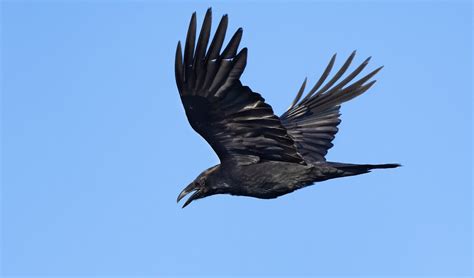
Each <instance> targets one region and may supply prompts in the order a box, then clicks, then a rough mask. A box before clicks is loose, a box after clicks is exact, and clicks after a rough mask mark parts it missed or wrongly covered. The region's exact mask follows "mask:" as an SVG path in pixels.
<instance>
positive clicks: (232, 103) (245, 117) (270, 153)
mask: <svg viewBox="0 0 474 278" xmlns="http://www.w3.org/2000/svg"><path fill="white" fill-rule="evenodd" d="M211 17H212V15H211V9H209V10H208V11H207V13H206V16H205V19H204V22H203V25H202V29H201V33H200V34H199V38H198V40H197V45H196V48H195V47H194V44H195V38H196V14H195V13H194V14H193V16H192V18H191V22H190V24H189V29H188V34H187V37H186V44H185V47H184V61H183V58H182V53H181V44H180V43H178V47H177V50H176V61H175V74H176V83H177V86H178V90H179V94H180V96H181V101H182V103H183V106H184V108H185V111H186V115H187V117H188V120H189V123H190V124H191V126H192V127H193V129H194V130H195V131H196V132H197V133H199V134H200V135H201V136H202V137H203V138H204V139H205V140H206V141H207V142H208V143H209V144H210V145H211V147H212V148H213V149H214V151H215V152H216V153H217V155H218V157H219V159H220V160H221V162H224V161H235V162H237V163H240V164H251V163H256V162H258V161H260V160H277V161H287V162H294V163H302V164H304V160H303V159H302V157H301V156H300V155H299V154H298V153H297V151H296V146H295V143H294V141H293V140H292V139H291V138H290V136H289V135H288V133H287V131H286V129H285V128H284V127H283V126H282V124H281V122H280V119H279V118H278V117H277V116H275V115H274V114H273V110H272V108H271V107H270V106H269V105H268V104H266V103H265V100H264V99H263V98H262V97H261V96H260V95H259V94H257V93H254V92H252V90H251V89H250V88H249V87H247V86H242V84H241V83H240V81H239V78H240V76H241V74H242V73H243V71H244V68H245V65H246V60H247V49H246V48H244V49H242V50H241V51H240V52H239V53H238V54H237V48H238V46H239V43H240V39H241V37H242V29H238V30H237V32H236V33H235V34H234V35H233V37H232V38H231V39H230V41H229V43H228V45H227V47H226V48H225V49H224V51H222V53H220V50H221V47H222V44H223V41H224V37H225V33H226V29H227V16H226V15H225V16H223V17H222V20H221V21H220V23H219V26H218V27H217V31H216V33H215V36H214V38H213V40H212V42H211V44H210V46H209V49H207V51H206V48H207V44H208V41H209V36H210V30H211Z"/></svg>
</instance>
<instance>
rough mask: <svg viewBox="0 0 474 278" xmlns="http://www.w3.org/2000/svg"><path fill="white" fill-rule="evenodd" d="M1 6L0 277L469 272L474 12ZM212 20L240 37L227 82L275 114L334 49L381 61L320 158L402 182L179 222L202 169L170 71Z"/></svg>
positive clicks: (343, 183)
mask: <svg viewBox="0 0 474 278" xmlns="http://www.w3.org/2000/svg"><path fill="white" fill-rule="evenodd" d="M1 5H2V16H1V24H2V30H1V31H2V42H1V51H2V52H1V53H2V57H1V58H2V60H1V66H2V75H1V77H2V87H1V88H2V106H1V107H2V109H1V111H2V153H1V154H2V162H1V163H2V191H1V210H2V214H1V216H2V222H1V224H2V227H1V228H2V229H1V232H2V241H1V251H2V252H1V256H2V258H1V259H2V261H1V262H2V264H1V267H2V269H1V270H2V273H3V274H4V275H5V276H8V275H26V276H35V275H43V276H53V275H59V276H73V275H74V276H82V275H83V276H87V275H92V274H94V275H98V276H106V275H107V276H119V275H120V276H131V277H132V276H133V277H136V276H155V275H204V276H206V275H223V274H227V275H242V276H244V275H255V276H259V275H264V274H266V275H288V276H293V275H336V274H337V275H347V276H352V275H364V276H365V275H376V276H384V275H392V276H401V275H413V276H417V275H438V276H454V275H469V274H470V273H472V268H471V264H472V251H471V249H472V238H471V233H472V85H471V84H472V41H471V37H472V4H471V3H470V1H465V2H457V1H446V2H435V1H424V2H408V1H407V2H379V3H377V2H365V1H364V2H341V1H336V2H332V3H331V2H306V1H304V2H298V3H290V2H279V3H271V2H244V3H240V4H237V3H236V2H221V1H219V2H215V3H213V2H202V3H199V4H194V3H190V2H181V3H179V4H176V3H175V2H151V1H136V2H132V1H121V2H109V1H103V2H102V1H97V2H93V1H81V2H67V3H66V2H61V1H51V2H40V1H35V2H33V1H31V2H29V1H18V2H17V1H3V2H2V3H1ZM209 6H212V7H213V12H214V19H218V18H220V16H221V15H222V14H224V13H228V14H229V19H230V24H229V27H230V30H231V32H233V31H234V30H235V29H236V28H238V27H243V28H244V37H243V41H242V46H246V47H248V48H249V58H248V64H247V69H246V71H245V73H244V75H243V77H242V81H243V83H245V84H247V85H249V86H250V87H251V88H252V89H253V90H254V91H256V92H259V93H261V94H262V95H263V96H264V97H265V98H266V100H267V102H268V103H270V104H271V105H272V106H273V107H274V109H275V111H277V112H278V113H281V112H283V111H284V109H285V108H286V107H287V106H288V105H289V104H290V102H291V101H292V99H293V97H294V94H295V93H296V92H297V90H298V88H299V86H300V84H301V82H302V81H303V79H304V77H305V76H308V78H309V81H310V83H313V82H315V81H316V79H317V78H318V77H319V75H320V74H321V73H322V70H323V69H324V67H325V66H326V64H327V62H328V61H329V59H330V57H331V55H332V54H333V53H336V52H337V53H338V60H337V63H336V64H337V65H341V64H342V62H343V60H344V59H345V58H346V57H347V56H348V55H349V54H350V53H351V52H352V50H354V49H357V50H358V52H357V56H356V59H355V62H356V63H360V62H362V61H363V60H364V59H365V58H366V57H368V56H372V57H373V58H372V60H371V63H370V65H369V67H368V70H371V69H375V68H376V67H378V66H380V65H384V66H385V68H384V69H383V70H382V72H380V73H379V74H378V75H377V78H376V79H377V80H378V82H377V84H376V85H375V86H374V87H373V88H371V89H370V91H369V92H367V93H366V94H364V95H363V96H361V97H359V98H357V99H355V100H353V101H351V102H350V103H347V104H346V105H344V106H343V108H342V114H343V115H342V119H343V122H342V124H341V125H340V132H339V133H338V135H337V138H336V140H335V142H334V143H335V147H334V148H333V149H331V150H330V152H329V154H328V159H329V160H331V161H341V162H353V163H384V162H399V163H402V164H403V165H404V167H402V168H399V169H392V170H381V171H376V172H373V173H371V174H368V175H362V176H357V177H351V178H345V179H337V180H331V181H327V182H324V183H319V184H317V185H315V186H311V187H308V188H305V189H303V190H299V191H297V192H294V193H292V194H289V195H286V196H283V197H281V198H278V199H275V200H258V199H252V198H245V197H231V196H222V195H220V196H214V197H209V198H206V199H203V200H200V201H197V202H193V203H192V204H191V205H190V206H188V207H187V208H186V209H184V210H183V209H181V206H180V205H177V204H176V197H177V195H178V193H179V192H180V191H181V189H182V188H183V187H184V186H185V185H187V184H188V183H189V182H190V181H191V180H193V179H194V178H195V177H196V176H197V175H198V174H199V173H200V172H201V171H202V170H203V169H206V168H207V167H209V166H212V165H214V164H216V163H217V162H218V160H217V157H216V156H215V154H214V153H213V152H212V150H211V149H210V147H209V146H208V145H207V144H206V143H205V141H204V140H203V139H202V138H200V137H199V136H198V135H197V134H196V133H194V131H193V130H192V129H191V127H190V126H189V124H188V122H187V119H186V117H185V114H184V111H183V108H182V106H181V103H180V100H179V97H178V93H177V90H176V85H175V81H174V73H173V59H174V52H175V47H176V43H177V41H178V40H184V38H185V32H186V29H187V24H188V22H189V18H190V16H191V13H192V12H194V11H197V12H198V19H199V23H200V22H201V20H202V18H203V15H204V13H205V11H206V9H207V7H209ZM215 26H216V24H214V27H215ZM368 70H367V72H368Z"/></svg>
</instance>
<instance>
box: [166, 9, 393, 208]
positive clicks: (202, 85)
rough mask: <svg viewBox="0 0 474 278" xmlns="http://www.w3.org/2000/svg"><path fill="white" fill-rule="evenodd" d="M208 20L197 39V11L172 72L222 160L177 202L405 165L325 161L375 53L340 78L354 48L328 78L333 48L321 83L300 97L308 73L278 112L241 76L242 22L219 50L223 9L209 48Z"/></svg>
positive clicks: (269, 192) (267, 192) (274, 192)
mask: <svg viewBox="0 0 474 278" xmlns="http://www.w3.org/2000/svg"><path fill="white" fill-rule="evenodd" d="M211 19H212V12H211V9H208V11H207V13H206V16H205V18H204V22H203V24H202V28H201V32H200V34H199V37H198V39H197V43H195V41H196V13H193V15H192V17H191V22H190V24H189V28H188V33H187V36H186V44H185V46H184V59H183V56H182V51H181V42H178V47H177V49H176V60H175V74H176V84H177V86H178V90H179V94H180V96H181V101H182V103H183V106H184V109H185V111H186V116H187V117H188V120H189V123H190V124H191V126H192V127H193V129H194V130H195V131H196V132H197V133H199V134H200V135H201V136H202V137H203V138H204V139H205V140H206V141H207V142H208V143H209V144H210V145H211V147H212V148H213V149H214V151H215V152H216V153H217V156H218V157H219V160H220V162H221V163H220V164H218V165H216V166H213V167H211V168H209V169H207V170H205V171H204V172H202V173H201V174H200V175H199V176H198V177H197V178H196V179H195V180H194V181H193V182H191V184H189V185H188V186H187V187H186V188H184V190H183V191H182V192H181V193H180V194H179V196H178V202H179V201H180V200H181V199H182V198H183V197H184V196H186V195H187V194H189V193H190V192H193V191H194V193H193V194H192V195H191V197H189V199H188V200H187V201H186V202H185V203H184V205H183V208H184V207H186V206H187V205H188V204H189V203H191V202H192V201H193V200H196V199H199V198H203V197H206V196H210V195H214V194H231V195H241V196H250V197H256V198H262V199H270V198H276V197H278V196H281V195H284V194H287V193H290V192H293V191H295V190H297V189H300V188H303V187H305V186H308V185H311V184H313V183H315V182H319V181H324V180H327V179H333V178H339V177H347V176H353V175H359V174H364V173H368V172H370V170H371V169H379V168H394V167H398V166H400V165H399V164H375V165H374V164H348V163H338V162H328V161H326V159H325V157H324V156H325V155H326V153H327V152H328V149H330V148H331V147H332V146H333V144H332V143H331V141H332V140H333V139H334V136H335V134H336V133H337V131H338V128H337V126H338V125H339V123H340V122H341V120H340V119H339V116H340V113H339V109H340V105H341V103H343V102H345V101H348V100H351V99H353V98H355V97H357V96H359V95H361V94H362V93H364V92H365V91H367V90H368V89H369V88H370V87H371V86H372V85H373V84H374V83H375V80H373V81H370V79H371V78H372V77H373V76H374V75H375V74H376V73H377V72H378V71H379V70H380V69H381V68H382V67H380V68H378V69H376V70H374V71H372V72H371V73H369V74H367V75H366V76H364V77H362V78H360V79H359V80H357V81H354V82H353V80H354V78H355V77H356V76H357V75H358V74H359V73H360V72H361V71H362V70H363V69H364V68H365V67H366V66H367V64H368V62H369V59H370V57H369V58H368V59H366V60H365V61H364V62H363V63H362V64H361V65H360V66H358V67H357V68H356V69H355V70H354V71H353V72H351V73H350V74H348V75H347V77H345V78H344V79H342V78H341V76H342V75H343V74H344V73H345V72H346V70H347V69H348V67H349V65H350V64H351V62H352V60H353V58H354V56H355V51H354V52H353V53H352V54H351V55H350V56H349V58H348V59H347V60H346V62H345V63H344V64H343V65H342V67H341V68H340V69H339V70H338V71H337V72H336V74H335V75H334V76H333V77H332V78H331V79H329V81H327V82H326V83H325V81H326V79H327V77H328V76H329V74H330V72H331V69H332V67H333V65H334V61H335V59H336V55H334V56H333V57H332V58H331V60H330V61H329V64H328V66H327V67H326V69H325V70H324V72H323V74H322V76H321V77H320V78H319V80H318V82H316V85H314V87H313V88H312V89H311V90H310V91H309V92H308V93H307V94H306V96H305V97H302V96H303V92H304V89H305V85H306V79H305V81H304V82H303V85H302V86H301V88H300V89H299V91H298V93H297V95H296V98H295V99H294V100H293V102H292V103H291V105H290V107H289V108H288V110H287V111H286V112H285V113H283V115H281V116H280V117H278V116H276V115H275V114H274V112H273V110H272V108H271V106H270V105H268V104H267V103H265V100H264V99H263V98H262V96H260V94H258V93H256V92H253V91H252V90H251V89H250V88H249V87H247V86H244V85H242V83H241V82H240V80H239V79H240V76H241V75H242V73H243V71H244V69H245V65H246V62H247V48H243V49H241V50H240V51H239V52H238V53H237V49H238V47H239V43H240V40H241V38H242V28H239V29H238V30H237V31H236V32H235V34H234V35H233V36H232V38H231V39H230V41H229V43H228V44H227V46H226V47H225V48H224V50H223V51H221V47H222V45H223V42H224V37H225V33H226V29H227V24H228V18H227V15H224V16H223V17H222V19H221V21H220V23H219V26H218V27H217V30H216V32H215V35H214V38H213V39H212V42H211V44H210V46H209V47H207V45H208V42H209V37H210V33H211ZM195 44H196V46H195ZM341 79H342V80H341Z"/></svg>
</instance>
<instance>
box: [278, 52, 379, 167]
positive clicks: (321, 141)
mask: <svg viewBox="0 0 474 278" xmlns="http://www.w3.org/2000/svg"><path fill="white" fill-rule="evenodd" d="M354 56H355V51H354V52H353V53H352V54H351V55H350V56H349V58H348V59H347V60H346V62H345V63H344V64H343V65H342V67H341V68H340V69H339V71H338V72H337V73H336V74H335V75H334V77H333V78H331V79H330V80H329V81H328V82H327V83H326V84H325V85H324V86H322V85H323V84H324V81H326V78H327V77H328V75H329V74H330V72H331V69H332V67H333V65H334V61H335V60H336V55H334V56H333V57H332V59H331V61H330V62H329V64H328V66H327V67H326V69H325V71H324V72H323V74H322V76H321V77H320V78H319V80H318V82H317V83H316V84H315V85H314V87H313V88H312V89H311V90H310V91H309V92H308V94H307V95H306V96H305V97H304V98H303V99H301V96H302V95H303V91H304V89H305V86H306V79H305V81H304V82H303V85H302V86H301V88H300V90H299V92H298V93H297V95H296V98H295V99H294V100H293V103H292V104H291V106H290V107H289V108H288V110H287V111H286V112H285V113H284V114H283V115H281V117H280V120H281V123H282V124H283V126H284V127H285V128H286V129H287V131H288V134H289V135H290V137H291V138H293V140H294V141H295V143H296V147H297V150H298V152H299V153H300V154H301V155H302V156H303V158H304V159H305V160H306V161H307V162H310V163H315V162H318V161H325V160H326V159H325V158H324V156H325V155H326V154H327V152H328V150H329V149H330V148H331V147H332V146H333V144H332V143H331V142H332V140H333V139H334V137H335V135H336V133H337V131H338V128H337V126H338V125H339V123H340V122H341V120H340V118H339V117H340V115H341V114H340V112H339V109H340V107H341V106H340V105H341V104H342V103H343V102H346V101H348V100H351V99H353V98H355V97H357V96H359V95H361V94H362V93H364V92H365V91H367V90H368V89H369V88H370V87H371V86H372V85H373V84H374V83H375V80H374V81H370V82H368V81H369V80H370V79H371V78H372V77H373V76H374V75H375V74H376V73H377V72H378V71H379V70H381V69H382V67H379V68H377V69H376V70H374V71H372V72H371V73H369V74H367V75H366V76H364V77H362V78H361V79H359V80H358V81H355V82H353V80H354V78H356V77H357V75H358V74H359V73H360V72H361V71H362V70H363V69H364V68H365V67H366V66H367V64H368V62H369V60H370V57H369V58H367V59H366V60H365V61H364V62H363V63H362V64H361V65H360V66H358V67H357V68H356V69H355V70H354V71H353V72H351V73H350V74H348V75H347V77H346V78H344V79H342V80H340V78H341V77H342V75H343V74H344V73H345V72H346V71H347V69H348V68H349V66H350V64H351V62H352V60H353V59H354ZM351 82H353V83H352V84H349V83H351ZM321 86H322V88H321Z"/></svg>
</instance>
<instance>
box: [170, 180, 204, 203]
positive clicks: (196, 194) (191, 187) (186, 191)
mask: <svg viewBox="0 0 474 278" xmlns="http://www.w3.org/2000/svg"><path fill="white" fill-rule="evenodd" d="M193 191H195V192H194V193H193V195H191V196H190V197H189V198H188V199H187V200H186V202H185V203H184V205H183V208H185V207H186V206H187V205H189V204H190V203H191V202H192V201H193V200H195V199H197V198H198V197H199V196H200V194H201V191H200V190H199V188H197V187H196V186H195V185H194V183H191V184H190V185H188V186H186V188H184V189H183V191H181V193H179V196H178V199H177V200H176V202H177V203H179V201H181V199H183V198H184V196H186V195H188V194H189V193H191V192H193Z"/></svg>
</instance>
